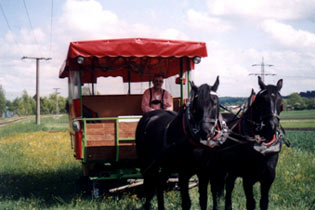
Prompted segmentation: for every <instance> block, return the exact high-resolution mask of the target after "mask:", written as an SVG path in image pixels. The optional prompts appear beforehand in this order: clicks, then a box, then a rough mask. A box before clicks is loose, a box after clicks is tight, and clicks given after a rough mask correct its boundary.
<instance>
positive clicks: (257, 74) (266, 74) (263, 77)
mask: <svg viewBox="0 0 315 210" xmlns="http://www.w3.org/2000/svg"><path fill="white" fill-rule="evenodd" d="M252 66H260V67H261V72H260V74H259V73H250V74H249V75H250V76H251V75H254V76H261V77H262V81H263V82H264V81H265V76H275V75H276V74H268V73H265V66H268V67H271V66H273V65H272V64H265V63H264V57H262V61H261V64H253V65H252Z"/></svg>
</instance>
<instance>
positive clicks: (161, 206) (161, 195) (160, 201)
mask: <svg viewBox="0 0 315 210" xmlns="http://www.w3.org/2000/svg"><path fill="white" fill-rule="evenodd" d="M157 200H158V209H159V210H164V209H165V208H164V185H161V184H159V186H157Z"/></svg>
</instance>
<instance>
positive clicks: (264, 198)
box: [199, 77, 282, 210]
mask: <svg viewBox="0 0 315 210" xmlns="http://www.w3.org/2000/svg"><path fill="white" fill-rule="evenodd" d="M258 84H259V86H260V89H261V90H260V92H258V94H257V95H256V94H255V93H254V92H252V95H251V97H250V98H249V102H248V107H247V109H246V111H245V112H244V113H243V114H242V115H241V117H240V118H238V117H234V116H229V119H230V121H229V122H228V126H229V128H230V129H231V130H232V131H231V133H230V134H229V137H228V139H227V141H226V142H225V143H224V144H223V145H222V146H221V147H217V148H215V149H214V150H211V151H208V150H205V152H204V158H203V159H204V160H207V161H205V165H204V168H203V170H202V171H203V173H200V176H199V193H200V206H201V209H206V208H207V186H208V183H209V179H210V184H211V191H212V196H213V209H214V210H217V209H218V204H217V199H218V197H219V196H220V195H222V192H223V189H224V186H225V187H226V195H225V209H226V210H230V209H232V191H233V188H234V183H235V180H236V178H237V177H241V178H242V179H243V188H244V192H245V196H246V208H247V209H248V210H252V209H255V207H256V204H255V199H254V196H253V185H254V184H255V183H256V182H260V191H261V199H260V209H262V210H266V209H268V202H269V190H270V187H271V185H272V183H273V181H274V179H275V172H276V166H277V162H278V155H279V152H280V149H281V138H280V132H281V129H280V118H279V114H280V112H281V111H282V97H281V95H280V93H279V91H280V90H281V88H282V79H281V80H279V81H278V82H277V85H276V86H275V85H265V84H264V82H263V81H262V80H261V78H260V77H258Z"/></svg>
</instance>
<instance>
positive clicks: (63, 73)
mask: <svg viewBox="0 0 315 210" xmlns="http://www.w3.org/2000/svg"><path fill="white" fill-rule="evenodd" d="M78 56H82V57H84V63H83V64H81V65H79V64H78V63H77V62H76V58H77V57H78ZM195 56H199V57H206V56H207V49H206V44H205V43H204V42H192V41H178V40H161V39H145V38H129V39H111V40H95V41H77V42H71V43H70V46H69V50H68V55H67V59H66V61H65V64H64V65H63V66H62V67H61V69H60V72H59V77H60V78H65V77H68V76H69V71H81V72H83V75H82V81H83V82H84V83H85V82H86V83H89V82H92V81H93V82H95V81H96V78H97V77H100V76H104V77H107V76H121V77H123V80H124V82H127V81H132V82H140V81H148V80H150V79H151V77H152V75H154V74H156V73H161V74H163V75H164V76H165V77H169V76H173V75H176V74H178V73H179V66H180V58H182V59H183V64H184V65H183V71H184V72H185V71H187V70H188V69H193V68H194V64H193V62H192V58H193V57H195Z"/></svg>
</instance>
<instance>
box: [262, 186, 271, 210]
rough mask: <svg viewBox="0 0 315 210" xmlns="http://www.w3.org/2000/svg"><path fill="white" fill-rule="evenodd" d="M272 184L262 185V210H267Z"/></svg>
mask: <svg viewBox="0 0 315 210" xmlns="http://www.w3.org/2000/svg"><path fill="white" fill-rule="evenodd" d="M271 184H272V183H269V182H268V183H264V182H262V183H261V184H260V192H261V198H260V209H261V210H267V209H268V204H269V190H270V187H271Z"/></svg>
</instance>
